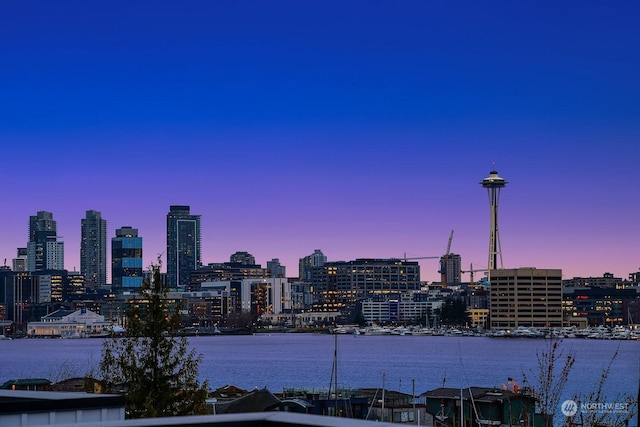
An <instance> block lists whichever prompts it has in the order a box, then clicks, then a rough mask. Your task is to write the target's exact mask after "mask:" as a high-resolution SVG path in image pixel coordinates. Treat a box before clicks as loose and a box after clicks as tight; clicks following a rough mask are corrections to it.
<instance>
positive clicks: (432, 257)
mask: <svg viewBox="0 0 640 427" xmlns="http://www.w3.org/2000/svg"><path fill="white" fill-rule="evenodd" d="M438 258H440V257H439V256H418V257H411V258H407V253H406V252H405V253H404V257H402V260H403V261H411V260H414V259H438Z"/></svg>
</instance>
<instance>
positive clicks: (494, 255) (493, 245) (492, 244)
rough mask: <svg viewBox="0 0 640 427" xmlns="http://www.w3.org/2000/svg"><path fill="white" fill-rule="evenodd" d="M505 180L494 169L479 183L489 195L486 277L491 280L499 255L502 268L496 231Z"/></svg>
mask: <svg viewBox="0 0 640 427" xmlns="http://www.w3.org/2000/svg"><path fill="white" fill-rule="evenodd" d="M507 183H508V182H507V181H506V180H505V179H504V178H501V177H500V176H499V175H498V172H496V170H495V165H494V169H493V170H492V171H491V172H489V176H488V177H487V178H485V179H483V180H482V181H481V182H480V184H481V185H482V187H484V188H486V189H487V194H488V195H489V209H490V212H491V230H490V233H489V263H488V264H487V269H488V270H489V273H488V278H489V280H491V270H494V269H496V268H497V267H498V266H497V264H498V256H500V268H502V248H501V247H500V234H499V232H498V203H499V202H500V190H501V189H502V188H503V187H504V186H505V185H507Z"/></svg>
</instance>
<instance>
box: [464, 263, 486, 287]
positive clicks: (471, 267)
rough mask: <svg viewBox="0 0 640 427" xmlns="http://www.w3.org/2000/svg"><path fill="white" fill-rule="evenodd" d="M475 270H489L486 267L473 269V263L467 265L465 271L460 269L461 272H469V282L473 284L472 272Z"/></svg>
mask: <svg viewBox="0 0 640 427" xmlns="http://www.w3.org/2000/svg"><path fill="white" fill-rule="evenodd" d="M476 271H489V270H488V269H486V268H479V269H475V270H474V269H473V264H470V265H469V269H468V270H466V271H461V273H469V274H470V275H471V277H470V284H471V285H473V284H474V283H475V281H474V280H473V273H475V272H476Z"/></svg>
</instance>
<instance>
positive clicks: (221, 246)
mask: <svg viewBox="0 0 640 427" xmlns="http://www.w3.org/2000/svg"><path fill="white" fill-rule="evenodd" d="M639 20H640V4H639V3H638V2H632V1H626V2H625V1H621V2H616V3H615V5H611V4H609V3H606V2H601V1H563V2H551V1H549V2H546V1H535V2H496V1H475V0H474V1H401V2H391V1H387V2H382V1H321V2H320V1H268V2H267V1H198V0H194V1H185V2H182V1H181V2H179V1H172V2H169V1H135V2H129V1H110V2H96V1H56V2H38V3H33V2H5V3H4V4H2V6H0V40H1V43H2V51H1V52H2V53H1V55H0V141H1V143H2V144H1V147H2V148H1V152H0V159H1V164H2V166H1V172H0V177H1V179H2V181H1V182H2V206H3V207H2V209H1V211H0V212H1V213H0V256H1V257H2V258H6V259H7V263H8V264H9V265H10V263H11V259H12V258H14V257H15V255H16V248H17V247H25V246H26V242H27V238H28V219H29V216H30V215H34V214H35V213H36V212H37V211H40V210H45V211H50V212H53V214H54V219H56V220H57V222H58V233H59V235H60V236H62V238H63V240H64V242H65V261H66V262H65V264H66V267H67V268H68V269H74V267H75V268H76V269H79V268H80V261H79V258H80V257H79V246H80V221H81V219H82V218H84V216H85V211H86V210H89V209H94V210H98V211H101V212H102V215H103V217H104V218H105V219H106V220H107V221H108V238H109V239H111V238H112V237H113V236H115V229H116V228H119V227H121V226H124V225H129V226H132V227H135V228H138V229H139V231H140V235H141V236H142V237H143V241H144V256H145V264H146V265H148V264H149V263H151V262H152V261H154V260H155V258H156V257H157V255H158V254H159V253H164V252H165V247H166V214H167V212H168V210H169V205H173V204H176V205H183V204H184V205H190V206H191V211H192V213H194V214H200V215H202V250H203V255H202V261H203V263H205V264H206V263H210V262H222V261H228V260H229V256H230V254H232V253H233V252H235V251H248V252H250V253H252V254H253V255H255V257H256V260H257V262H258V263H261V264H262V265H263V266H264V265H266V262H267V261H268V260H270V259H271V258H280V260H281V262H282V263H283V264H284V265H286V267H287V273H288V275H289V276H295V275H296V274H297V270H298V268H297V262H298V259H299V258H301V257H303V256H305V255H308V254H310V253H312V252H313V250H314V249H321V250H322V251H323V252H324V253H325V255H327V257H328V258H329V260H331V261H336V260H351V259H355V258H357V257H384V258H386V257H402V256H403V254H404V253H406V254H407V256H409V257H421V256H440V255H442V254H443V253H444V251H445V250H446V246H447V239H448V236H449V232H450V230H451V229H454V230H455V235H454V239H453V244H452V247H451V249H452V251H453V252H455V253H459V254H461V256H462V261H463V265H464V266H465V268H466V267H468V265H469V264H470V263H473V264H474V267H476V268H482V267H486V265H487V256H488V237H489V207H488V201H487V195H486V191H485V190H484V189H483V188H482V187H481V186H480V185H479V182H480V181H481V180H482V179H483V178H485V177H486V176H487V175H488V173H489V171H490V170H491V169H492V167H493V164H494V163H495V168H496V169H497V170H498V172H499V173H500V175H501V176H503V177H504V178H505V179H507V180H508V181H509V184H508V186H507V187H506V189H504V190H503V192H502V199H501V202H502V203H501V206H500V233H501V242H502V250H503V259H504V266H505V267H508V268H511V267H520V266H535V267H538V268H562V269H563V275H564V277H565V278H571V277H574V276H601V275H602V274H603V273H604V272H611V273H614V274H615V275H616V276H618V277H623V278H626V277H627V276H628V274H629V273H630V272H635V271H638V269H639V267H640V256H639V254H640V247H639V241H640V239H639V235H640V233H639V228H640V227H639V225H640V197H639V189H640V166H639V163H638V161H639V159H640V27H639V26H638V22H639ZM420 263H421V266H422V278H423V279H424V280H439V275H438V274H437V269H438V265H437V260H423V261H420ZM109 273H110V272H109ZM467 278H468V276H467V275H465V276H464V279H465V280H467Z"/></svg>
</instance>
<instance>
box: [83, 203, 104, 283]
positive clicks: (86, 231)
mask: <svg viewBox="0 0 640 427" xmlns="http://www.w3.org/2000/svg"><path fill="white" fill-rule="evenodd" d="M80 272H81V273H82V275H83V276H84V280H85V285H86V287H87V289H96V288H99V287H103V286H105V285H106V284H107V221H106V220H104V219H103V218H102V215H101V214H100V212H98V211H94V210H90V211H87V216H86V218H84V219H82V220H81V241H80Z"/></svg>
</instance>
